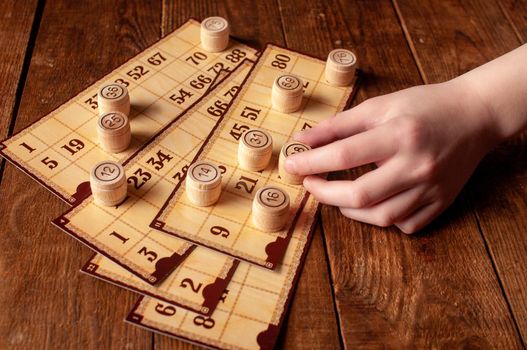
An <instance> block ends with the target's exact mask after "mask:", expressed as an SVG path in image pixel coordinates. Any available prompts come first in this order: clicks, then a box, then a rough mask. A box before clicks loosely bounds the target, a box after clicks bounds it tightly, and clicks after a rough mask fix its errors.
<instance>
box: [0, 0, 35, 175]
mask: <svg viewBox="0 0 527 350" xmlns="http://www.w3.org/2000/svg"><path fill="white" fill-rule="evenodd" d="M37 13H38V12H37V1H36V0H34V1H26V2H19V1H16V0H9V1H3V2H1V3H0V33H1V35H0V48H1V50H0V62H1V64H0V76H1V77H2V80H1V81H0V116H1V118H0V138H2V139H4V138H6V137H7V136H8V133H9V132H10V130H9V129H10V128H12V126H13V125H14V120H15V115H16V114H17V112H18V106H19V103H20V95H21V94H22V90H23V87H24V82H25V79H26V73H27V66H28V62H29V59H30V58H31V52H32V45H33V44H34V39H35V38H33V37H31V34H33V35H35V34H36V32H37V29H38V28H37V27H38V24H39V23H38V22H39V16H38V15H37V16H35V15H36V14H37ZM4 164H5V160H3V159H2V160H1V161H0V181H1V180H2V173H3V168H4Z"/></svg>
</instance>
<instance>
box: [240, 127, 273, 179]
mask: <svg viewBox="0 0 527 350" xmlns="http://www.w3.org/2000/svg"><path fill="white" fill-rule="evenodd" d="M272 155H273V137H272V136H271V134H269V133H268V132H267V131H265V130H261V129H250V130H247V131H246V132H245V134H243V135H242V137H240V141H239V144H238V164H239V165H240V167H241V168H242V169H245V170H249V171H260V170H263V169H265V168H266V167H267V165H268V164H269V161H270V160H271V156H272Z"/></svg>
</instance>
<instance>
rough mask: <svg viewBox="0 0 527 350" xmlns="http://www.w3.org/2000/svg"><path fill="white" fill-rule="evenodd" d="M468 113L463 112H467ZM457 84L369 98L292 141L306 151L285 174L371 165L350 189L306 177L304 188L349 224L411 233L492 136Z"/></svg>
mask: <svg viewBox="0 0 527 350" xmlns="http://www.w3.org/2000/svg"><path fill="white" fill-rule="evenodd" d="M467 106H470V107H467ZM491 119H492V118H491V115H490V113H489V110H488V108H487V106H486V104H484V103H482V101H481V97H480V96H479V95H478V94H477V93H475V92H470V89H468V88H467V86H465V83H464V82H463V81H462V80H459V79H458V80H454V81H451V82H448V83H443V84H437V85H427V86H419V87H414V88H410V89H407V90H403V91H399V92H396V93H393V94H389V95H385V96H381V97H377V98H373V99H370V100H367V101H366V102H364V103H362V104H360V105H358V106H357V107H355V108H353V109H350V110H348V111H345V112H343V113H340V114H338V115H337V116H335V117H332V118H330V119H327V120H325V121H323V122H322V123H320V124H319V125H318V126H316V127H314V128H313V129H310V130H306V131H304V132H301V133H298V134H297V135H295V139H296V140H297V141H300V142H304V143H306V144H308V145H310V146H312V147H316V148H314V149H313V150H311V151H307V152H302V153H297V154H295V155H293V156H291V157H289V158H288V159H287V160H286V164H285V167H286V170H287V171H289V172H291V173H294V174H300V175H314V174H321V173H325V172H329V171H337V170H344V169H349V168H354V167H357V166H360V165H364V164H368V163H375V164H377V166H378V168H377V169H375V170H373V171H371V172H368V173H366V174H365V175H363V176H361V177H359V178H358V179H356V180H355V181H327V180H325V179H323V178H321V177H319V176H307V177H306V178H305V180H304V187H305V188H306V189H307V190H308V191H309V192H311V193H312V194H313V195H314V196H315V198H316V199H317V200H319V201H320V202H322V203H326V204H331V205H335V206H338V207H339V208H340V210H341V212H342V213H343V214H344V215H345V216H347V217H349V218H352V219H354V220H358V221H363V222H367V223H370V224H374V225H378V226H390V225H396V226H397V227H399V228H400V229H401V230H402V231H403V232H405V233H414V232H416V231H417V230H419V229H420V228H422V227H423V226H424V225H426V224H427V223H429V222H430V221H432V219H434V218H435V217H436V216H437V215H439V214H440V213H441V212H442V211H443V210H444V209H445V208H446V207H447V206H448V205H449V204H450V203H451V202H452V201H453V200H454V198H455V197H456V195H457V194H458V193H459V191H460V190H461V188H462V187H463V185H464V184H465V182H466V181H467V179H468V178H469V176H470V175H471V174H472V172H473V171H474V168H475V167H476V165H477V164H478V162H479V161H480V160H481V158H482V157H483V155H484V154H485V153H486V152H487V151H488V150H489V149H490V148H491V147H493V146H494V145H495V144H496V143H497V142H498V141H499V136H498V135H496V134H495V132H494V131H493V130H496V126H495V125H492V120H491Z"/></svg>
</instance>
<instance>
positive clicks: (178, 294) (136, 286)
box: [81, 249, 227, 315]
mask: <svg viewBox="0 0 527 350" xmlns="http://www.w3.org/2000/svg"><path fill="white" fill-rule="evenodd" d="M209 252H210V251H209V250H207V249H195V250H193V251H192V254H190V255H189V256H188V257H187V258H186V259H185V263H184V266H182V267H181V268H180V269H176V270H175V271H174V272H173V273H172V274H170V276H168V277H167V278H166V279H165V280H164V281H163V282H161V283H160V284H159V285H157V286H152V285H150V284H148V283H145V282H144V281H143V280H141V279H140V278H137V277H136V276H135V275H134V274H132V273H130V272H128V271H127V270H126V269H124V268H123V267H121V266H120V265H118V264H116V263H114V262H113V261H112V260H110V259H108V258H106V257H104V256H103V255H100V254H96V255H95V256H94V257H92V258H91V259H90V260H89V261H88V262H87V263H86V264H85V265H84V267H83V268H82V270H81V271H82V272H84V273H86V274H88V275H90V276H93V277H96V278H99V279H101V280H103V281H106V282H109V283H113V284H115V285H117V286H120V287H123V288H126V289H129V290H131V291H134V292H136V293H139V294H143V295H145V296H151V297H154V298H157V299H159V300H162V301H164V302H167V303H170V304H172V305H176V306H179V307H182V308H184V309H187V310H191V311H194V312H198V313H201V314H205V315H210V314H211V313H212V312H213V311H214V309H215V308H214V306H215V305H217V303H218V302H220V301H222V300H223V299H224V298H225V297H226V294H223V295H222V296H221V297H220V298H219V299H218V300H213V301H212V304H213V305H212V307H210V305H207V304H205V300H204V298H203V295H202V293H203V291H204V290H205V288H206V287H207V286H209V285H211V284H213V283H214V282H215V281H216V279H217V278H218V276H219V275H225V274H226V273H227V271H221V274H218V273H215V271H211V269H210V268H209V267H208V266H207V264H216V265H218V266H221V265H222V264H224V260H225V259H223V258H222V256H221V255H219V254H212V255H211V254H209Z"/></svg>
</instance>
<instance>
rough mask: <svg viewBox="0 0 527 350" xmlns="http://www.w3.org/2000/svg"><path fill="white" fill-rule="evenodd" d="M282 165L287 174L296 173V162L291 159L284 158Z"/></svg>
mask: <svg viewBox="0 0 527 350" xmlns="http://www.w3.org/2000/svg"><path fill="white" fill-rule="evenodd" d="M284 167H285V170H286V171H287V172H288V173H289V174H296V164H295V161H294V160H293V159H290V158H287V159H286V160H285V163H284Z"/></svg>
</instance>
